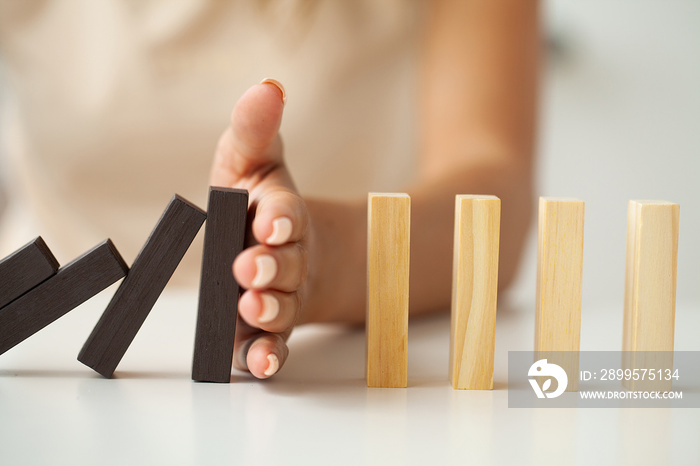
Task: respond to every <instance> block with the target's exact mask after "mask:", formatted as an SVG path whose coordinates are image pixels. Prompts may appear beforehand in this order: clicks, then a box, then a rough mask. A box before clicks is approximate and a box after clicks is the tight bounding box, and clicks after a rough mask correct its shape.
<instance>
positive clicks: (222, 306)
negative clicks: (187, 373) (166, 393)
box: [192, 187, 248, 383]
mask: <svg viewBox="0 0 700 466" xmlns="http://www.w3.org/2000/svg"><path fill="white" fill-rule="evenodd" d="M247 212H248V191H246V190H242V189H233V188H218V187H211V188H210V189H209V206H208V218H207V225H206V227H205V232H204V253H203V259H202V278H201V282H200V288H199V309H198V311H197V330H196V333H195V339H194V357H193V360H192V380H196V381H198V382H219V383H229V382H230V381H231V364H232V362H233V344H234V340H235V336H236V318H237V316H238V291H239V287H238V283H236V280H234V278H233V272H232V269H231V267H232V265H233V260H234V259H235V258H236V256H238V254H239V253H240V252H241V251H242V250H243V247H244V241H245V231H246V214H247Z"/></svg>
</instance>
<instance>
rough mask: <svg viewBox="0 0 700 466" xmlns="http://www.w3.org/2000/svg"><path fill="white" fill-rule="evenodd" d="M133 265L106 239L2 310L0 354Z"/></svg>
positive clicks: (121, 275)
mask: <svg viewBox="0 0 700 466" xmlns="http://www.w3.org/2000/svg"><path fill="white" fill-rule="evenodd" d="M128 271H129V268H128V267H127V266H126V264H125V263H124V260H123V259H122V258H121V256H120V255H119V252H118V251H117V249H116V248H115V247H114V245H113V244H112V241H110V240H106V241H104V242H102V243H100V244H99V245H97V246H95V247H94V248H93V249H92V250H90V251H88V252H86V253H85V254H83V255H82V256H80V257H79V258H77V259H75V260H74V261H73V262H71V263H70V264H68V265H66V266H65V267H62V268H60V269H59V270H58V272H57V273H56V275H54V276H53V277H51V278H49V279H47V280H45V281H44V282H43V283H41V284H40V285H38V286H36V287H35V288H34V289H32V290H31V291H29V292H28V293H25V294H23V295H22V296H20V297H19V298H17V299H15V300H14V301H12V302H11V303H10V304H8V305H7V306H5V307H4V308H2V309H0V354H2V353H4V352H5V351H7V350H8V349H10V348H12V347H13V346H15V345H16V344H18V343H20V342H22V341H24V340H25V339H26V338H28V337H30V336H32V335H34V334H35V333H36V332H38V331H39V330H41V329H42V328H44V327H46V326H47V325H49V324H50V323H51V322H53V321H55V320H56V319H58V318H59V317H61V316H63V315H64V314H66V313H68V311H70V310H72V309H73V308H75V307H77V306H79V305H80V304H82V303H84V302H85V301H87V300H88V299H90V298H92V297H93V296H95V295H96V294H97V293H99V292H100V291H102V290H104V289H105V288H107V287H108V286H109V285H111V284H112V283H114V282H116V281H117V280H119V279H120V278H122V277H124V276H125V275H126V274H127V272H128Z"/></svg>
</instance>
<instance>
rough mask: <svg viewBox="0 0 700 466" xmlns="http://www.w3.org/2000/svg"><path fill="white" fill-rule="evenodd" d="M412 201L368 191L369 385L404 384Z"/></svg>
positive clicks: (407, 198)
mask: <svg viewBox="0 0 700 466" xmlns="http://www.w3.org/2000/svg"><path fill="white" fill-rule="evenodd" d="M410 228H411V198H410V197H409V196H408V195H407V194H380V193H370V194H369V196H368V202H367V322H366V339H367V386H368V387H393V388H398V387H406V386H407V384H408V377H407V373H408V351H407V343H408V277H409V265H410V260H409V256H410Z"/></svg>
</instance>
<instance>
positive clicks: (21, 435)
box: [0, 290, 700, 465]
mask: <svg viewBox="0 0 700 466" xmlns="http://www.w3.org/2000/svg"><path fill="white" fill-rule="evenodd" d="M110 295H111V294H110V291H109V290H108V291H107V292H104V293H102V294H101V295H98V296H97V297H95V298H93V299H92V300H91V301H88V302H87V303H86V304H84V305H82V306H81V307H79V308H77V309H75V310H74V311H72V312H71V313H69V314H68V315H66V316H64V317H62V318H61V319H59V320H58V321H57V322H55V323H53V324H52V325H50V326H49V327H47V328H46V329H44V330H43V331H41V332H39V333H37V334H36V335H34V336H33V337H31V338H30V339H28V340H26V341H25V342H23V343H21V344H20V345H18V346H16V347H15V348H13V349H11V350H10V351H8V352H7V353H5V354H3V355H0V465H15V464H52V465H54V464H56V465H59V464H67V465H76V464H272V463H277V464H430V465H437V464H532V465H543V464H630V465H637V464H654V465H661V464H674V465H680V464H688V465H691V464H692V465H697V464H700V410H698V409H573V408H572V409H514V408H508V399H507V390H506V383H507V351H508V350H531V349H532V341H533V328H534V306H530V305H529V303H523V304H522V305H519V306H508V305H505V304H504V305H501V306H500V307H499V320H498V326H497V342H496V372H495V378H494V380H495V387H494V388H495V389H494V390H493V391H459V390H452V388H451V387H450V386H449V384H448V382H447V352H448V342H449V317H448V316H447V314H445V315H442V316H438V317H433V318H428V319H423V320H418V319H415V320H412V321H411V324H410V331H409V388H407V389H368V388H366V386H365V383H364V378H363V369H364V332H363V331H362V330H357V329H355V330H352V329H346V328H340V327H333V326H306V327H301V328H299V329H297V330H296V331H295V333H294V334H293V336H292V339H291V341H290V349H291V353H290V358H289V360H288V361H287V365H286V366H285V367H284V368H283V370H282V371H281V372H280V373H279V374H278V375H277V376H276V377H274V378H273V379H272V380H269V381H257V380H254V379H252V378H251V377H250V376H249V375H247V374H242V373H234V377H233V381H232V383H231V384H205V383H194V382H192V381H191V380H190V366H191V359H192V348H193V341H194V323H195V317H196V304H197V297H196V294H195V293H185V292H173V291H169V292H167V291H166V294H164V295H163V296H162V297H161V299H160V300H159V301H158V303H157V304H156V306H155V308H154V309H153V311H152V312H151V315H150V316H149V318H148V319H147V320H146V323H145V324H144V326H143V328H142V329H141V332H139V334H138V335H137V337H136V339H135V340H134V342H133V343H132V345H131V347H130V348H129V351H128V352H127V354H126V356H125V357H124V359H123V360H122V362H121V364H120V365H119V367H118V369H117V373H116V374H115V377H114V378H113V379H111V380H106V379H103V378H101V377H100V376H98V375H97V374H96V373H94V372H92V371H91V370H90V369H88V368H87V367H85V366H83V365H82V364H81V363H79V362H78V361H77V360H76V355H77V354H78V351H79V350H80V348H81V346H82V344H83V342H84V340H85V338H86V337H87V335H88V334H89V333H90V331H91V329H92V326H93V325H94V323H95V322H96V321H97V319H98V318H99V315H100V313H101V312H102V310H103V309H104V307H105V305H106V303H107V301H108V299H109V297H110ZM509 307H510V308H509ZM698 311H699V309H698V308H697V306H685V307H684V306H681V305H679V307H678V310H677V314H676V349H677V350H698V349H700V338H698V336H697V335H698V329H700V312H698ZM621 328H622V314H621V305H611V306H597V307H595V308H589V307H586V305H585V303H584V309H583V317H582V337H581V341H582V350H618V349H619V347H620V341H621Z"/></svg>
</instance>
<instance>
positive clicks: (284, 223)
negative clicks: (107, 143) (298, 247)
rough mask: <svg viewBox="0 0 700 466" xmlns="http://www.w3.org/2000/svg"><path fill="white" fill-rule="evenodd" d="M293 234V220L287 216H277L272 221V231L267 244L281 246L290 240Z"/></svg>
mask: <svg viewBox="0 0 700 466" xmlns="http://www.w3.org/2000/svg"><path fill="white" fill-rule="evenodd" d="M291 236H292V221H291V220H289V219H288V218H287V217H280V218H276V219H274V220H273V221H272V233H271V234H270V236H268V237H267V240H266V241H265V242H266V243H267V244H271V245H273V246H279V245H280V244H284V243H286V242H287V241H289V238H290V237H291Z"/></svg>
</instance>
